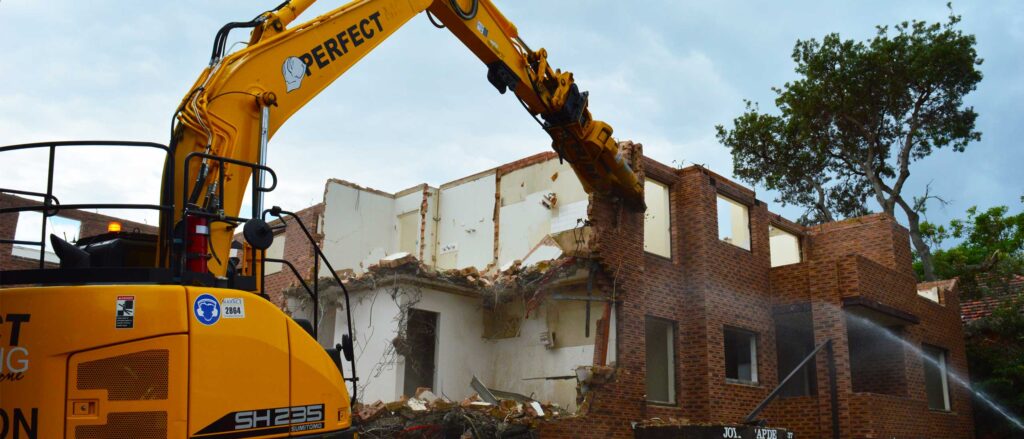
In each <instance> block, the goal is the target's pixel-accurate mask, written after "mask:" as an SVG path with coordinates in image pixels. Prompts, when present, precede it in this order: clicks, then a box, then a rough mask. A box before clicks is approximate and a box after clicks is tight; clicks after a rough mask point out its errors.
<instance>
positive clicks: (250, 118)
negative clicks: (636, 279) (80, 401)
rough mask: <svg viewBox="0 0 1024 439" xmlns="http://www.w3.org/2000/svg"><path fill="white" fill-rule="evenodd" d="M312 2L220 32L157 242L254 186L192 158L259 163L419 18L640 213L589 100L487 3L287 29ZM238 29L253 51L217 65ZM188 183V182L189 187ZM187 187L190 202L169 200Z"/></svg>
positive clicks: (386, 11)
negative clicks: (334, 86)
mask: <svg viewBox="0 0 1024 439" xmlns="http://www.w3.org/2000/svg"><path fill="white" fill-rule="evenodd" d="M314 1H315V0H291V1H289V2H286V3H284V4H282V5H280V6H278V7H277V8H276V9H274V10H272V11H268V12H265V13H263V14H260V15H259V16H257V17H256V18H255V19H253V20H251V21H249V22H244V23H231V24H229V25H227V26H225V28H224V29H222V31H221V32H220V33H218V36H217V41H216V42H215V46H214V53H213V56H212V57H211V63H210V66H209V67H207V68H206V69H205V70H204V71H203V73H202V74H201V75H200V77H199V79H198V80H197V81H196V83H195V85H193V87H192V89H191V90H190V91H189V93H188V94H187V95H186V97H185V98H184V100H183V101H182V103H181V106H180V107H179V111H178V113H177V114H176V120H177V126H176V128H175V130H174V132H173V138H172V145H173V147H174V158H173V160H175V162H174V166H169V167H168V168H167V169H168V170H173V171H171V172H173V174H174V179H173V182H174V183H173V184H174V186H173V188H174V190H168V188H165V190H164V192H163V193H164V197H165V199H164V200H163V204H165V205H166V204H172V203H173V204H174V205H175V209H174V213H173V214H166V215H167V216H166V217H165V218H162V222H161V224H162V227H161V233H163V234H165V236H164V237H163V238H164V239H162V240H161V242H164V243H166V242H170V240H169V239H167V238H168V235H167V234H169V233H171V230H172V229H173V227H171V225H173V224H178V223H179V222H180V221H181V212H182V206H183V204H185V205H190V206H196V207H199V208H203V209H206V210H208V211H210V212H211V213H215V214H220V215H222V216H227V217H233V216H237V215H238V212H239V210H240V208H241V205H242V203H243V201H244V200H243V197H244V194H245V191H246V188H247V186H248V182H249V178H250V177H251V175H250V173H251V169H250V168H247V167H243V166H237V165H232V164H230V163H223V162H217V161H210V160H202V161H200V160H192V161H191V162H190V163H189V164H188V169H186V166H185V163H184V162H185V158H186V156H188V155H189V154H192V153H197V152H198V153H205V154H212V155H215V156H221V157H227V158H230V159H233V160H238V161H245V162H252V163H262V161H263V160H265V155H264V154H265V151H264V152H261V149H262V150H265V147H266V142H267V140H269V138H270V137H272V136H273V135H274V133H275V132H276V131H277V129H278V128H280V126H281V125H282V124H284V123H285V121H287V120H288V118H290V117H291V116H292V114H294V113H295V112H296V111H298V110H299V109H300V108H302V107H303V106H304V105H305V104H306V103H308V102H309V101H310V100H312V99H313V98H314V97H316V95H317V94H319V93H320V92H321V91H322V90H323V89H325V88H326V87H327V86H329V85H330V84H331V83H332V82H333V81H334V80H336V79H337V78H338V77H339V76H341V75H342V74H344V73H345V72H346V71H347V70H348V69H349V68H350V67H352V66H353V65H354V64H356V63H357V62H359V60H361V59H362V58H363V57H364V56H366V54H368V53H369V52H370V51H372V50H373V49H374V48H376V47H377V45H379V44H380V43H381V42H383V41H384V40H385V39H386V38H387V37H389V36H390V35H391V34H393V33H394V32H395V31H397V30H398V29H399V28H400V27H401V26H402V25H404V24H405V23H406V22H408V21H409V20H410V19H412V18H413V17H415V16H416V15H418V14H420V13H421V12H424V11H429V13H430V14H432V15H433V16H434V17H436V18H437V19H438V20H440V22H441V23H443V26H444V27H446V28H447V29H448V30H449V31H451V32H452V34H454V35H455V36H456V37H457V38H459V40H460V41H462V42H463V43H464V44H465V45H466V47H467V48H469V49H470V50H471V51H472V52H473V53H474V54H475V55H476V56H477V57H478V58H479V59H480V60H481V61H483V63H484V64H485V65H486V66H487V79H488V80H489V81H490V82H491V84H493V85H494V86H495V87H496V88H497V89H498V90H499V91H500V92H501V93H505V92H506V91H512V92H513V93H514V94H515V96H516V97H517V98H518V99H519V100H520V101H521V102H522V104H523V106H524V107H525V108H526V109H527V111H528V112H530V113H531V115H534V116H539V117H540V118H541V119H543V122H542V125H543V126H544V129H545V130H546V131H547V132H548V134H549V135H550V136H551V138H552V147H553V148H554V150H555V151H556V152H558V154H559V156H560V157H561V158H564V159H565V160H567V161H568V162H569V163H570V165H571V166H572V167H573V169H574V170H575V172H576V174H577V176H578V177H579V178H580V181H581V182H582V184H583V187H584V189H585V190H587V191H588V192H594V191H597V192H600V193H605V194H611V195H614V196H617V197H619V198H620V199H622V200H623V201H624V202H625V203H626V204H627V205H630V206H633V207H640V208H642V206H643V187H642V185H641V184H640V182H639V181H638V179H637V178H636V176H635V174H634V173H633V171H632V170H631V169H630V167H629V164H628V163H627V161H626V160H624V159H623V158H622V157H621V155H620V154H619V152H618V148H617V145H616V143H615V141H614V140H613V139H612V136H611V135H612V129H611V127H610V126H609V125H608V124H606V123H604V122H600V121H596V120H593V119H592V118H591V115H590V112H589V110H588V109H587V94H586V92H581V91H579V88H578V87H577V86H576V84H575V83H574V81H573V77H572V73H569V72H563V71H559V70H555V69H553V68H552V67H551V66H550V65H549V64H548V61H547V53H546V51H545V50H544V49H539V50H537V51H533V50H531V49H530V48H529V47H528V46H527V45H526V44H525V43H524V42H523V40H522V39H521V38H520V37H519V35H518V30H517V29H516V27H515V26H514V25H513V24H512V23H511V22H510V21H509V20H508V19H506V18H505V17H504V16H503V15H502V14H501V12H500V11H499V10H498V9H497V7H495V5H494V4H493V3H492V2H491V1H490V0H433V1H431V0H355V1H352V2H350V3H348V4H345V5H343V6H341V7H338V8H337V9H334V10H332V11H330V12H328V13H326V14H324V15H321V16H319V17H316V18H314V19H312V20H309V21H307V22H305V23H302V24H299V25H296V26H292V27H288V26H289V24H291V23H292V22H293V21H294V20H295V19H296V18H297V17H298V16H299V15H300V14H301V13H302V12H303V11H304V10H306V8H308V7H309V6H310V5H311V4H312V3H313V2H314ZM431 18H432V19H433V17H431ZM238 27H248V28H252V29H253V30H252V33H251V35H250V42H249V45H248V47H246V48H244V49H242V50H239V51H237V52H234V53H231V54H229V55H226V56H225V55H223V53H222V52H223V50H224V47H223V46H224V42H226V38H227V32H228V31H230V30H231V29H233V28H238ZM261 146H262V147H261ZM219 166H224V169H223V170H220V169H217V168H218V167H219ZM220 173H223V175H224V178H220ZM186 174H187V175H190V176H191V177H190V178H194V179H195V181H194V182H192V181H190V182H188V185H185V184H184V183H185V182H184V178H185V175H186ZM217 185H222V186H223V187H217ZM186 186H187V187H190V188H191V189H190V190H188V191H186V192H187V193H185V194H182V193H177V192H176V189H177V188H182V187H186ZM215 194H222V195H221V196H217V195H215ZM167 198H174V199H167ZM233 231H234V226H233V225H232V224H230V223H227V222H213V223H211V224H210V226H209V233H210V247H211V249H212V250H213V253H214V254H220V255H226V254H227V250H228V248H229V245H230V240H231V236H232V234H233ZM163 251H168V250H167V249H163ZM208 267H209V270H210V271H211V272H212V273H214V274H216V275H223V274H224V272H225V270H226V261H224V260H221V259H218V258H214V259H211V260H210V261H209V262H208Z"/></svg>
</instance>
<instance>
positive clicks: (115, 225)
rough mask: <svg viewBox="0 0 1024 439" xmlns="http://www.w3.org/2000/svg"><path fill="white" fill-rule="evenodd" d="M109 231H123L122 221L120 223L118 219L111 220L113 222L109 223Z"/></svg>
mask: <svg viewBox="0 0 1024 439" xmlns="http://www.w3.org/2000/svg"><path fill="white" fill-rule="evenodd" d="M107 231H108V232H120V231H121V223H119V222H117V221H111V222H109V223H107Z"/></svg>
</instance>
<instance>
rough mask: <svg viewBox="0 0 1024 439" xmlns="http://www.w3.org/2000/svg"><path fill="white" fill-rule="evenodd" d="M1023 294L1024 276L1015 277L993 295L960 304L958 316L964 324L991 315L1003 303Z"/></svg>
mask: <svg viewBox="0 0 1024 439" xmlns="http://www.w3.org/2000/svg"><path fill="white" fill-rule="evenodd" d="M1022 294H1024V276H1020V275H1016V276H1014V277H1013V278H1012V279H1010V281H1009V282H1008V283H1007V285H1006V287H1005V288H999V290H998V291H996V292H995V293H994V294H992V295H990V296H986V297H983V298H981V299H975V300H965V301H962V302H960V314H961V316H962V317H963V320H964V322H965V323H967V322H972V321H975V320H978V319H980V318H982V317H986V316H988V315H989V314H992V312H993V311H995V310H996V308H999V306H1000V305H1002V304H1003V303H1004V302H1006V301H1008V300H1011V299H1013V298H1015V297H1020V296H1021V295H1022Z"/></svg>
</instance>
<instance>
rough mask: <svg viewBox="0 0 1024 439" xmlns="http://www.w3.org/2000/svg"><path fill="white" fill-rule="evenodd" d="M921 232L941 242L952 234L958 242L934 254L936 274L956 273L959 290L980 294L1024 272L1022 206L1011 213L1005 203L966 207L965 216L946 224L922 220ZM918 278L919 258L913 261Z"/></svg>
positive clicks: (1002, 286)
mask: <svg viewBox="0 0 1024 439" xmlns="http://www.w3.org/2000/svg"><path fill="white" fill-rule="evenodd" d="M921 233H922V236H923V237H924V238H925V239H927V240H929V241H931V242H932V243H934V245H935V246H940V245H942V243H943V242H945V241H946V240H948V239H950V238H953V239H957V240H960V242H959V243H958V244H956V245H955V246H952V247H950V248H947V249H940V250H936V251H935V252H934V253H933V254H932V257H933V261H934V264H935V274H936V276H937V277H939V278H940V279H952V278H954V277H958V278H959V279H960V280H959V284H960V290H961V294H963V295H964V296H965V297H968V298H972V297H979V296H982V295H985V294H986V293H989V292H992V291H995V292H999V291H1001V290H1003V289H1005V286H1006V283H1007V281H1008V280H1009V279H1010V278H1011V277H1012V276H1014V275H1024V210H1022V211H1021V212H1018V213H1016V214H1013V215H1010V214H1009V208H1007V207H1006V206H996V207H992V208H990V209H988V210H985V211H979V210H978V208H977V207H971V208H970V209H967V218H965V219H954V220H952V221H950V222H949V225H948V226H944V225H934V224H932V223H929V222H924V223H922V224H921ZM914 269H915V271H917V274H918V277H919V278H920V277H921V276H922V275H923V273H922V267H921V262H920V261H916V262H915V263H914Z"/></svg>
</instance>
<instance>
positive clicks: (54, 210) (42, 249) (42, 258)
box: [0, 140, 173, 271]
mask: <svg viewBox="0 0 1024 439" xmlns="http://www.w3.org/2000/svg"><path fill="white" fill-rule="evenodd" d="M75 146H110V147H136V148H154V149H159V150H161V151H163V152H164V154H165V155H166V158H167V159H170V158H172V157H173V154H172V152H171V149H170V148H169V147H168V146H167V145H163V144H159V143H154V142H137V141H131V140H61V141H49V142H31V143H20V144H14V145H6V146H0V153H5V152H11V151H20V150H27V149H40V148H46V149H48V150H49V157H48V164H47V171H46V192H37V191H29V190H23V189H7V188H0V194H12V195H27V196H31V197H39V198H42V199H43V201H42V204H39V205H28V206H16V207H4V208H0V214H10V213H20V212H40V213H42V214H43V217H44V218H49V217H52V216H56V215H58V214H59V213H60V211H61V210H82V209H125V210H128V209H134V210H155V211H158V212H170V211H173V206H168V205H161V204H143V203H77V204H61V203H60V200H59V199H58V198H57V197H56V196H55V195H54V194H53V174H54V166H55V161H56V155H57V148H58V147H75ZM164 178H165V179H166V178H167V176H166V175H165V176H164ZM0 244H12V245H27V246H38V247H39V270H44V269H46V221H42V222H41V224H40V238H39V241H26V240H17V239H0ZM2 268H3V267H0V271H2Z"/></svg>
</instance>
